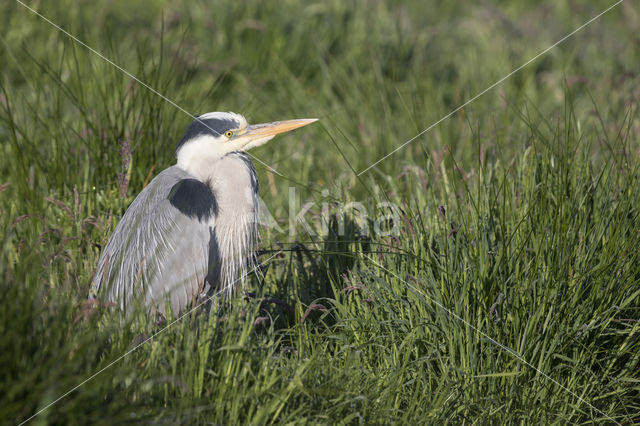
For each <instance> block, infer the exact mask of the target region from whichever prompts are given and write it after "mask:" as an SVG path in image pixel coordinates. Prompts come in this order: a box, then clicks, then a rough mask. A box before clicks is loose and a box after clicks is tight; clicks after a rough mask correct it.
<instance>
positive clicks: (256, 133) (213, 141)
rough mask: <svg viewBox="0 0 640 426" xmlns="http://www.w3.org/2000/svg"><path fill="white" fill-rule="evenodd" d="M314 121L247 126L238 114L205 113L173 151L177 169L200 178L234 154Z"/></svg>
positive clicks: (185, 133)
mask: <svg viewBox="0 0 640 426" xmlns="http://www.w3.org/2000/svg"><path fill="white" fill-rule="evenodd" d="M314 121H317V119H315V118H312V119H301V120H287V121H274V122H271V123H263V124H254V125H250V124H248V123H247V120H246V119H245V118H244V117H243V116H241V115H240V114H235V113H233V112H209V113H207V114H203V115H201V116H199V117H198V118H196V119H195V120H194V121H192V122H191V124H189V126H187V129H186V130H185V132H184V136H182V139H180V142H179V143H178V147H177V148H176V156H177V157H178V167H180V168H181V169H183V170H185V171H187V172H189V173H191V174H193V175H194V176H196V177H200V178H202V177H203V176H202V174H203V173H206V170H208V169H209V168H210V167H211V165H212V164H213V163H214V162H215V161H217V160H219V159H221V158H222V157H224V156H225V155H227V154H229V153H230V152H235V151H247V150H249V149H251V148H255V147H257V146H260V145H264V144H265V143H267V142H268V141H270V140H271V139H273V138H274V137H275V136H276V135H277V134H279V133H284V132H288V131H290V130H293V129H297V128H298V127H302V126H306V125H307V124H311V123H313V122H314Z"/></svg>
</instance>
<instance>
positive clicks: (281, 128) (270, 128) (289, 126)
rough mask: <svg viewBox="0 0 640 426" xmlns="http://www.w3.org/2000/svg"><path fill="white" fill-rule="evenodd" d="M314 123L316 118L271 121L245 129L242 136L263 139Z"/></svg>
mask: <svg viewBox="0 0 640 426" xmlns="http://www.w3.org/2000/svg"><path fill="white" fill-rule="evenodd" d="M315 121H318V119H317V118H301V119H299V120H286V121H273V122H271V123H262V124H253V125H249V126H247V128H246V133H245V134H243V135H242V136H245V137H246V136H248V137H249V138H251V139H258V138H264V137H267V136H275V135H278V134H280V133H285V132H290V131H291V130H294V129H297V128H298V127H303V126H306V125H307V124H311V123H313V122H315Z"/></svg>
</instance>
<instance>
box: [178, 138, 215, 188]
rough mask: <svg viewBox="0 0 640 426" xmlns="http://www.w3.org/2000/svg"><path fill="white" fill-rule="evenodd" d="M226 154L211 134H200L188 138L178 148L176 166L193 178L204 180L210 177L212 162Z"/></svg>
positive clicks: (212, 168)
mask: <svg viewBox="0 0 640 426" xmlns="http://www.w3.org/2000/svg"><path fill="white" fill-rule="evenodd" d="M226 154H227V152H226V151H225V150H224V149H223V146H221V145H220V144H219V143H218V142H217V141H216V139H215V138H214V137H213V136H210V135H202V136H199V137H197V138H195V139H193V140H190V141H189V142H187V143H186V144H185V145H184V146H182V147H181V148H180V150H179V151H178V163H177V166H178V167H180V168H181V169H182V170H184V171H186V172H187V173H189V174H191V175H192V176H194V177H195V178H197V179H199V180H201V181H203V182H206V181H207V180H210V179H211V177H212V173H213V170H214V167H213V164H214V163H215V162H216V161H218V160H220V159H221V158H222V157H224V156H225V155H226Z"/></svg>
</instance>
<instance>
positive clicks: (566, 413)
mask: <svg viewBox="0 0 640 426" xmlns="http://www.w3.org/2000/svg"><path fill="white" fill-rule="evenodd" d="M25 4H27V5H28V6H29V7H32V8H33V9H35V10H37V11H38V12H39V13H41V14H43V15H44V16H45V17H47V18H48V19H50V20H51V21H52V22H54V23H55V24H56V25H59V26H60V27H61V28H63V29H64V30H66V31H68V32H69V33H70V34H73V35H74V36H75V37H77V38H78V39H79V40H81V41H83V42H84V43H86V44H87V45H88V46H91V47H92V48H93V49H95V50H96V51H98V52H100V53H101V54H103V55H104V56H105V57H107V58H108V59H109V60H111V61H113V63H115V64H117V65H118V66H119V67H122V68H123V69H124V70H126V71H127V72H129V73H131V74H133V75H135V76H136V77H137V78H139V79H140V80H141V81H143V82H144V83H146V84H147V85H148V86H150V87H152V88H153V89H155V90H157V91H158V92H160V93H162V94H163V95H164V96H166V97H167V98H169V99H170V100H171V101H173V102H175V103H176V104H178V105H179V106H180V107H182V108H183V109H184V110H186V111H188V112H189V113H190V114H193V115H199V114H201V113H204V112H208V111H216V110H223V111H235V112H238V113H241V114H243V115H245V116H246V117H247V118H248V120H249V121H250V122H262V121H272V120H279V119H289V118H304V117H318V118H320V122H319V123H318V124H316V125H314V126H310V127H308V128H305V129H304V130H301V131H297V132H295V133H293V134H292V135H289V136H286V137H281V138H279V139H276V140H274V141H273V142H272V143H270V144H267V145H266V146H264V147H261V148H259V149H257V150H255V152H253V151H252V154H254V155H255V156H256V157H257V158H258V159H259V160H260V162H258V161H256V162H255V163H256V166H257V168H258V171H259V175H260V182H261V197H262V198H263V200H264V201H265V203H266V205H267V207H268V209H269V211H270V212H271V214H272V215H273V217H274V218H275V219H276V220H277V221H278V224H279V228H278V229H275V228H270V229H267V228H265V229H263V230H262V231H261V234H262V240H261V243H260V247H259V249H260V251H261V253H262V254H261V259H262V260H263V262H264V265H263V268H262V275H263V276H262V277H252V278H251V279H250V280H249V281H248V282H247V283H246V287H245V291H244V292H239V295H238V297H237V298H235V299H234V300H231V301H228V302H225V303H222V304H221V305H220V309H219V311H218V312H217V313H216V315H210V316H208V317H207V316H205V315H198V314H193V315H189V317H188V318H185V319H183V320H182V321H180V322H179V323H177V324H175V325H174V326H172V327H170V328H168V329H166V330H164V329H163V328H162V325H157V324H156V323H155V322H154V321H150V320H149V319H147V318H144V316H143V315H141V317H140V318H139V319H138V321H136V322H135V323H134V324H127V325H126V326H125V325H123V324H122V323H120V322H119V321H114V320H113V317H114V316H116V314H115V313H114V312H112V311H110V310H109V309H105V308H104V307H98V308H95V307H91V306H89V305H87V303H86V297H87V293H88V288H89V283H90V280H91V274H92V272H93V268H94V266H95V263H96V261H97V258H98V255H99V252H100V248H101V246H102V245H103V244H105V242H106V241H107V239H108V236H109V233H110V231H111V230H112V229H113V227H114V226H115V223H117V220H118V219H119V217H120V216H121V215H122V213H123V212H124V210H125V209H126V207H127V206H128V205H129V203H130V202H131V201H132V200H133V198H134V197H135V195H136V194H137V193H138V192H139V191H140V190H141V188H142V187H143V186H144V184H145V182H147V181H148V180H149V179H150V178H151V177H153V176H154V175H155V174H157V173H158V172H159V171H160V170H162V169H163V168H165V167H167V166H169V165H171V164H173V162H174V148H175V145H176V142H177V141H178V140H179V138H180V136H181V134H182V131H183V129H184V128H185V126H186V125H187V124H188V123H189V122H190V121H191V120H192V118H191V117H190V116H189V115H188V114H185V113H184V112H183V111H181V110H179V109H177V108H176V107H175V106H173V105H171V104H170V103H169V102H166V101H165V100H163V99H162V98H160V97H159V96H157V95H156V94H154V93H152V92H151V91H150V90H148V88H146V87H144V86H143V85H141V84H139V83H137V82H135V81H134V80H133V79H131V78H130V77H129V76H127V75H126V73H124V72H123V71H122V70H120V69H118V68H117V67H116V66H114V65H113V64H111V63H109V62H107V61H105V60H103V59H101V58H100V57H98V56H97V55H96V54H94V53H93V52H91V51H89V50H88V49H87V48H85V47H83V46H81V45H80V44H78V43H76V42H75V41H73V40H72V39H71V38H70V37H69V36H67V35H65V34H63V33H62V32H61V31H59V30H57V29H56V28H54V27H53V26H51V25H50V24H49V23H47V22H45V21H44V20H43V19H41V18H39V17H38V16H36V15H35V14H34V13H32V12H31V11H29V10H28V9H26V8H25V7H23V6H22V5H21V4H20V3H18V2H13V1H11V0H6V1H5V3H4V7H3V12H4V13H3V14H2V16H0V22H1V24H2V30H1V31H0V42H1V43H0V64H1V65H0V67H1V68H0V69H1V76H0V149H1V150H2V152H1V154H0V155H1V156H2V158H3V160H2V162H0V203H1V204H2V213H3V214H2V218H1V219H0V229H1V230H2V232H1V234H0V235H1V237H2V248H1V250H2V252H1V254H0V256H1V257H0V274H1V276H2V289H0V312H1V313H0V334H1V336H2V338H0V361H1V362H0V364H1V365H2V366H3V367H2V373H0V374H1V380H0V383H1V384H0V418H2V419H5V420H6V421H7V422H11V423H16V422H20V421H22V420H25V419H27V418H29V416H31V415H32V414H34V413H36V412H37V411H38V410H39V409H42V408H45V407H47V406H48V404H49V403H51V402H53V401H55V399H56V398H58V397H59V396H61V395H63V394H64V393H65V392H67V391H68V390H70V389H72V388H73V387H74V386H76V385H77V384H79V383H81V382H83V380H85V379H86V378H88V377H90V376H91V375H92V374H94V373H96V372H98V371H100V370H101V369H102V368H105V367H107V366H109V365H110V363H111V362H113V361H116V360H118V359H119V357H120V356H121V355H122V354H125V353H126V352H127V351H128V350H131V349H133V348H135V347H136V344H138V343H140V342H142V341H144V339H145V338H147V337H149V336H151V335H152V334H153V333H155V332H158V331H161V330H162V332H161V334H159V335H158V336H157V337H155V338H154V339H153V340H152V341H150V342H148V343H146V344H144V345H143V346H141V347H140V348H139V349H137V350H135V351H134V352H132V353H131V354H130V355H128V356H126V357H125V358H123V359H122V360H120V361H118V362H116V363H115V364H113V366H111V367H109V368H108V369H107V370H105V371H104V373H101V374H99V375H97V376H95V378H93V379H92V380H90V381H89V382H87V383H86V384H85V385H83V386H82V387H80V388H79V389H78V390H77V391H74V392H72V393H70V394H69V395H68V396H67V397H66V398H64V399H62V400H60V402H58V403H56V404H54V405H53V406H51V407H50V408H48V409H47V410H45V411H44V412H42V413H41V414H40V415H39V416H38V417H36V418H35V419H34V420H33V421H34V422H39V423H43V424H44V423H79V424H84V423H89V422H92V423H113V422H120V421H125V420H126V421H132V422H149V421H157V422H163V421H166V422H168V423H175V422H179V423H193V422H211V423H247V422H253V423H269V422H283V423H284V422H296V423H298V422H299V423H304V422H309V423H334V422H343V423H358V422H361V423H387V422H410V423H417V422H421V423H422V422H433V423H443V422H444V423H446V422H450V423H454V424H459V423H471V422H475V421H482V422H484V421H487V422H496V423H497V422H514V423H515V422H531V423H563V424H564V423H567V422H570V423H583V422H593V421H598V420H606V421H609V422H611V421H612V419H615V421H618V422H621V423H626V424H630V423H634V422H638V421H640V418H639V417H638V412H639V411H640V405H639V404H638V401H639V400H640V395H639V391H640V384H639V380H640V376H639V375H638V371H639V370H640V368H639V366H638V357H639V355H638V354H639V353H640V342H639V340H638V332H639V331H640V330H639V328H640V312H639V303H640V296H639V289H640V287H639V285H638V283H640V258H639V254H638V253H639V251H640V250H638V248H639V244H638V243H639V241H638V240H639V238H640V232H639V231H640V220H639V217H638V215H639V209H640V190H639V189H638V188H639V182H638V176H639V173H638V152H639V151H638V144H639V142H640V121H639V117H638V113H637V108H638V100H639V99H640V77H639V75H638V69H640V57H639V56H640V49H639V48H638V47H639V44H640V36H639V34H640V28H639V27H640V9H639V8H638V5H637V4H636V3H634V2H632V1H625V2H623V3H621V4H620V5H619V6H617V7H615V8H614V9H613V10H611V11H610V12H608V13H607V14H605V15H604V16H602V17H601V18H600V19H598V20H596V21H595V22H593V23H592V24H590V25H589V26H588V27H587V28H585V29H584V30H582V31H580V32H579V33H577V34H576V35H574V36H573V37H571V38H570V39H568V40H567V41H566V42H564V43H562V44H561V45H559V46H558V47H556V48H554V49H552V50H551V51H549V52H548V53H546V54H545V55H543V56H541V57H540V58H539V59H537V60H535V61H534V62H532V63H531V64H530V65H528V66H527V67H525V68H524V69H522V70H521V71H519V72H517V73H516V74H514V75H513V76H512V77H510V78H509V79H507V80H506V81H504V82H503V83H502V84H500V85H499V86H497V87H496V88H495V89H493V90H491V91H490V92H488V93H486V94H485V95H483V96H481V97H480V98H478V99H477V100H475V101H474V102H473V103H471V104H470V105H468V106H467V107H465V108H464V109H463V110H462V111H460V112H459V113H457V114H455V115H453V116H452V117H450V118H449V119H447V120H445V121H443V122H442V123H440V124H438V125H437V126H435V127H434V128H433V129H431V130H430V131H429V132H427V133H425V134H424V135H422V136H420V137H419V138H417V139H416V140H415V141H414V142H412V143H411V144H409V145H408V146H407V147H406V148H405V149H403V150H401V151H399V152H397V153H395V154H394V155H393V156H391V157H390V158H388V159H386V160H385V161H383V162H380V163H379V164H377V165H376V166H375V167H374V168H372V169H371V170H369V171H367V172H366V173H364V174H362V175H358V172H360V171H362V170H364V169H365V168H367V167H368V166H369V165H370V164H372V163H374V162H375V161H376V160H378V159H379V158H381V157H382V156H384V155H386V154H387V153H389V152H391V151H392V150H393V149H395V148H396V147H398V146H399V145H401V144H403V143H404V142H405V141H407V140H409V139H411V138H413V137H414V136H415V135H417V134H418V133H420V132H422V131H423V130H424V129H426V128H427V127H429V126H430V125H431V124H432V123H434V122H436V121H437V120H439V119H440V118H442V117H443V116H445V115H446V114H447V113H449V112H450V111H452V110H453V109H455V108H457V107H458V106H459V105H461V104H463V103H464V102H466V101H467V100H468V99H471V98H472V97H474V96H475V95H476V94H478V93H480V92H482V91H483V90H484V89H486V88H487V87H489V86H490V85H492V84H493V83H494V82H496V81H498V80H499V79H500V78H502V77H504V76H505V75H507V74H508V73H509V72H510V71H511V70H513V69H515V68H517V67H519V66H520V65H522V64H523V63H525V62H526V61H528V60H529V59H531V58H533V57H534V56H535V55H537V54H538V53H539V52H541V51H543V50H544V49H546V48H547V47H549V46H550V45H552V44H553V43H555V42H556V41H558V40H559V39H561V38H562V37H563V36H565V35H566V34H568V33H569V32H571V31H572V30H574V29H575V28H577V27H579V26H580V25H582V24H583V23H585V22H586V21H588V20H589V19H591V18H592V17H594V16H596V15H597V14H598V13H600V12H602V11H603V10H605V9H606V8H607V7H609V6H610V5H611V4H613V1H599V0H598V1H580V0H567V1H559V2H558V1H528V0H517V1H515V0H514V1H480V2H473V3H469V2H458V1H448V2H443V1H435V0H433V1H408V2H397V1H391V0H380V1H368V2H342V1H324V2H304V1H293V0H288V1H282V2H259V1H221V2H207V1H195V2H186V1H172V2H169V1H160V0H155V1H147V2H133V1H129V2H125V1H106V0H105V1H96V2H73V1H69V0H62V1H58V2H44V1H30V2H26V3H25ZM265 164H266V165H269V166H271V167H273V168H274V169H275V170H276V171H277V172H272V171H270V170H269V169H268V168H267V167H266V166H265ZM290 187H294V188H295V192H296V203H298V204H300V205H301V204H304V203H305V202H313V203H314V207H313V208H312V209H311V210H310V213H309V214H308V216H307V218H308V220H309V221H310V222H313V223H314V224H315V226H316V228H317V230H320V228H321V226H320V225H321V224H320V220H319V217H321V211H320V210H321V206H322V203H327V204H328V205H329V206H331V207H332V208H333V207H335V206H336V205H338V204H339V203H343V204H344V203H347V202H352V201H358V202H361V203H363V204H364V205H366V206H375V205H376V204H378V203H379V202H381V201H390V202H393V203H394V204H395V205H398V206H400V207H401V222H402V223H400V224H397V225H398V227H399V229H400V235H398V236H395V237H380V236H375V235H371V234H367V235H365V234H364V233H363V229H362V226H363V224H362V223H358V222H357V221H356V220H355V218H350V219H348V220H347V224H346V235H337V233H336V232H335V230H336V229H337V226H338V221H339V218H338V217H335V216H333V217H332V218H331V223H330V224H329V225H330V226H329V232H328V233H326V234H318V235H307V233H306V232H305V231H304V230H303V229H301V228H298V229H297V232H290V230H289V216H288V215H289V197H290V195H289V194H290V191H289V188H290ZM331 211H332V212H333V213H335V211H334V210H331ZM371 211H374V210H371ZM369 225H370V224H369ZM290 234H293V235H294V236H293V237H291V236H290ZM275 253H279V254H278V255H277V256H276V257H275V258H273V257H272V255H273V254H275ZM247 294H250V295H249V296H246V295H247ZM442 306H444V307H446V308H447V309H449V310H450V311H451V312H453V314H455V315H457V316H458V317H456V316H454V315H452V314H451V313H447V311H445V310H443V309H442V308H441V307H442ZM461 320H464V321H465V322H466V324H465V322H463V321H461ZM470 325H472V326H473V327H471V326H470ZM479 330H480V331H479ZM483 333H486V334H483ZM487 336H490V337H491V338H494V339H496V341H498V342H501V343H502V344H504V345H506V346H508V347H510V348H511V349H513V350H514V351H516V352H517V353H518V354H519V356H521V357H522V358H524V359H526V360H527V361H528V362H530V363H531V365H533V366H535V367H536V368H537V369H539V371H536V370H534V369H533V368H531V366H528V365H526V364H525V363H523V362H521V361H520V360H519V359H518V357H517V356H514V355H513V354H510V353H509V352H507V351H504V350H501V349H500V348H499V347H498V346H497V345H496V344H495V343H494V342H492V341H490V340H488V338H487ZM540 372H544V374H547V375H548V377H545V376H544V375H543V374H541V373H540ZM550 378H552V379H553V380H555V381H557V382H556V383H554V382H553V381H552V380H550ZM559 385H561V386H559Z"/></svg>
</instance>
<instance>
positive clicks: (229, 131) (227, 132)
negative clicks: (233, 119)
mask: <svg viewBox="0 0 640 426" xmlns="http://www.w3.org/2000/svg"><path fill="white" fill-rule="evenodd" d="M224 135H225V136H226V137H228V138H230V137H231V136H233V132H232V131H231V130H227V131H226V132H224Z"/></svg>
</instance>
